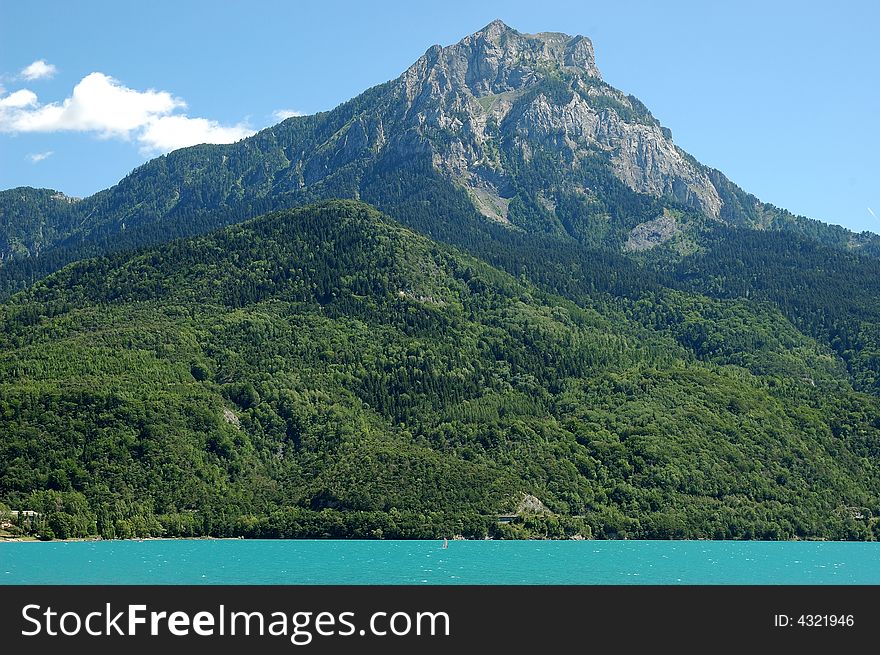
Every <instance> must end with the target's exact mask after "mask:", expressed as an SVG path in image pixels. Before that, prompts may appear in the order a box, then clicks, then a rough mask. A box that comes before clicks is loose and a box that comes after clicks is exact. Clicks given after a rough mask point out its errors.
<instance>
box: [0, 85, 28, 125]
mask: <svg viewBox="0 0 880 655" xmlns="http://www.w3.org/2000/svg"><path fill="white" fill-rule="evenodd" d="M35 104H37V94H36V93H34V92H33V91H28V90H27V89H21V90H20V91H16V92H15V93H10V94H9V95H8V96H6V97H5V98H0V118H2V116H3V113H2V112H3V111H4V110H5V109H7V108H8V109H21V108H23V107H30V106H31V105H35ZM0 127H2V123H0Z"/></svg>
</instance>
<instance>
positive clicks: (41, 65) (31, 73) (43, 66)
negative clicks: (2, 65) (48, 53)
mask: <svg viewBox="0 0 880 655" xmlns="http://www.w3.org/2000/svg"><path fill="white" fill-rule="evenodd" d="M57 72H58V69H57V68H55V66H53V65H52V64H48V63H46V61H45V60H44V59H37V60H36V61H35V62H34V63H32V64H30V65H29V66H25V67H24V68H23V69H22V71H21V76H22V77H23V78H24V79H26V80H42V79H44V78H47V77H52V76H53V75H55V73H57Z"/></svg>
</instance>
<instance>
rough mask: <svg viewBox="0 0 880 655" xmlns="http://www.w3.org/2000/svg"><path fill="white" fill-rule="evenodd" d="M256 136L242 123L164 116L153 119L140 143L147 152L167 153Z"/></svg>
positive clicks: (140, 137)
mask: <svg viewBox="0 0 880 655" xmlns="http://www.w3.org/2000/svg"><path fill="white" fill-rule="evenodd" d="M253 133H254V131H253V130H252V129H250V128H249V127H247V126H246V125H243V124H241V123H239V124H238V125H232V126H229V127H225V126H223V125H221V124H220V123H218V122H217V121H212V120H209V119H207V118H189V117H188V116H162V117H160V118H155V119H153V120H151V121H150V122H149V123H148V124H147V126H146V128H145V129H144V131H143V132H142V133H141V134H140V135H139V136H138V140H139V141H140V142H141V144H142V145H143V147H144V149H145V150H147V151H157V152H168V151H169V150H175V149H176V148H184V147H186V146H194V145H196V144H198V143H232V142H234V141H238V140H239V139H243V138H245V137H246V136H250V135H251V134H253Z"/></svg>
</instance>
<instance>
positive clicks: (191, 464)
mask: <svg viewBox="0 0 880 655" xmlns="http://www.w3.org/2000/svg"><path fill="white" fill-rule="evenodd" d="M572 279H573V278H572ZM580 304H581V306H578V305H577V304H575V303H573V302H571V301H569V300H566V299H563V298H562V297H560V296H558V295H550V294H548V293H546V292H545V291H542V290H541V289H539V288H538V287H536V286H535V285H533V284H532V283H530V282H528V281H526V280H525V279H516V278H514V277H511V276H510V275H508V274H507V273H504V272H502V271H500V270H498V269H497V268H493V267H491V266H489V265H488V264H486V263H484V262H481V261H479V260H477V259H474V258H472V257H470V256H467V255H464V254H462V253H460V252H458V251H455V250H453V249H450V248H449V247H448V246H445V245H441V244H439V243H436V242H433V241H430V240H429V239H427V238H425V237H423V236H420V235H418V234H416V233H414V232H412V231H410V230H409V229H407V228H404V227H402V226H401V225H399V224H398V223H396V222H394V221H393V220H391V219H389V218H387V217H385V216H383V215H381V214H379V213H378V212H376V211H375V210H373V209H371V208H370V207H368V206H366V205H363V204H360V203H355V202H342V201H336V202H329V203H324V204H320V205H316V206H310V207H307V208H304V209H299V210H293V211H285V212H280V213H274V214H270V215H268V216H266V217H263V218H260V219H257V220H254V221H251V222H248V223H245V224H243V225H240V226H234V227H230V228H226V229H224V230H222V231H220V232H215V233H212V234H210V235H206V236H200V237H195V238H189V239H185V240H180V241H176V242H173V243H171V244H168V245H166V246H164V247H161V248H156V249H151V250H146V251H144V252H141V253H138V254H136V255H133V256H123V255H117V256H111V257H104V258H98V259H93V260H88V261H84V262H80V263H77V264H73V265H71V266H68V267H66V268H65V269H63V270H62V271H60V272H59V273H56V274H55V275H52V276H50V277H49V278H47V279H45V280H43V281H41V282H39V283H37V284H35V285H34V286H32V287H31V288H30V289H29V290H27V291H26V292H24V293H22V294H19V295H17V296H16V297H15V298H14V299H13V300H11V301H10V302H8V303H7V304H5V305H4V306H2V309H0V322H2V329H0V335H2V336H0V433H2V434H3V439H2V440H0V502H3V503H5V504H6V505H8V506H11V507H14V508H19V507H27V508H29V509H34V510H37V511H39V512H40V513H41V515H42V516H41V518H40V520H39V522H38V526H37V528H38V530H39V532H40V534H42V535H44V536H55V537H73V536H83V535H88V534H100V535H102V536H104V537H113V536H117V537H119V536H135V535H137V536H144V535H159V534H164V535H203V534H204V535H230V536H231V535H241V536H249V537H256V536H267V537H271V536H286V537H293V536H356V537H380V536H384V537H416V536H418V537H437V536H442V535H451V534H455V533H461V534H465V535H466V536H472V537H481V536H485V535H487V534H489V535H493V536H556V537H563V536H572V535H576V534H581V535H583V536H594V537H630V538H635V537H650V538H667V537H708V538H796V537H800V538H807V537H833V538H857V539H865V538H874V537H876V536H877V532H878V530H880V528H878V525H877V522H876V520H875V518H874V517H875V516H876V515H877V514H878V512H880V499H878V494H877V489H878V488H880V487H878V481H880V480H878V471H880V469H878V467H877V463H878V462H877V458H878V456H880V451H878V437H880V425H878V420H877V417H878V416H880V411H878V410H880V403H878V400H877V398H876V397H874V396H871V395H868V394H865V393H860V392H858V391H854V390H853V387H852V384H851V383H850V376H849V374H848V372H847V369H846V366H845V365H844V363H843V362H842V361H841V360H840V359H839V358H837V357H835V355H834V352H833V351H832V350H831V349H830V348H829V347H826V346H823V345H822V344H820V343H819V342H817V341H816V340H815V339H813V338H811V337H808V336H805V335H804V334H803V333H802V332H800V331H799V330H797V329H796V328H795V326H793V325H792V323H791V321H789V320H788V319H787V318H786V317H785V316H784V315H783V314H782V313H781V312H780V311H779V310H778V309H777V308H776V307H775V306H774V305H772V304H771V303H768V302H764V301H752V300H747V299H743V300H732V299H731V300H725V299H712V298H709V297H707V296H704V295H700V294H696V293H683V292H679V291H675V290H671V289H668V288H666V287H661V286H656V285H655V288H654V290H653V291H651V290H646V291H644V293H643V294H642V296H641V298H640V299H639V300H632V299H627V298H623V297H615V296H613V295H611V294H608V293H604V292H596V293H594V294H593V295H592V300H591V302H589V303H587V302H582V303H580ZM523 494H532V495H534V496H536V497H537V498H539V499H540V500H541V501H542V502H543V503H544V504H545V505H546V506H547V508H548V510H549V512H550V513H549V514H540V515H533V516H524V517H521V518H519V519H518V520H516V521H514V522H513V523H510V524H500V523H498V521H497V517H498V515H499V514H506V513H511V512H513V511H515V510H516V509H517V506H518V504H519V502H520V500H521V498H522V496H523Z"/></svg>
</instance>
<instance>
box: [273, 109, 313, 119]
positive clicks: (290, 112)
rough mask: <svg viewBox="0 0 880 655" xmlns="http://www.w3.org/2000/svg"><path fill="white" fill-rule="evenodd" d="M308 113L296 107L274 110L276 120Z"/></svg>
mask: <svg viewBox="0 0 880 655" xmlns="http://www.w3.org/2000/svg"><path fill="white" fill-rule="evenodd" d="M305 115H306V113H305V112H304V111H297V110H296V109H276V110H275V111H273V112H272V118H274V119H275V120H276V121H283V120H284V119H286V118H291V117H293V116H305Z"/></svg>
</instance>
